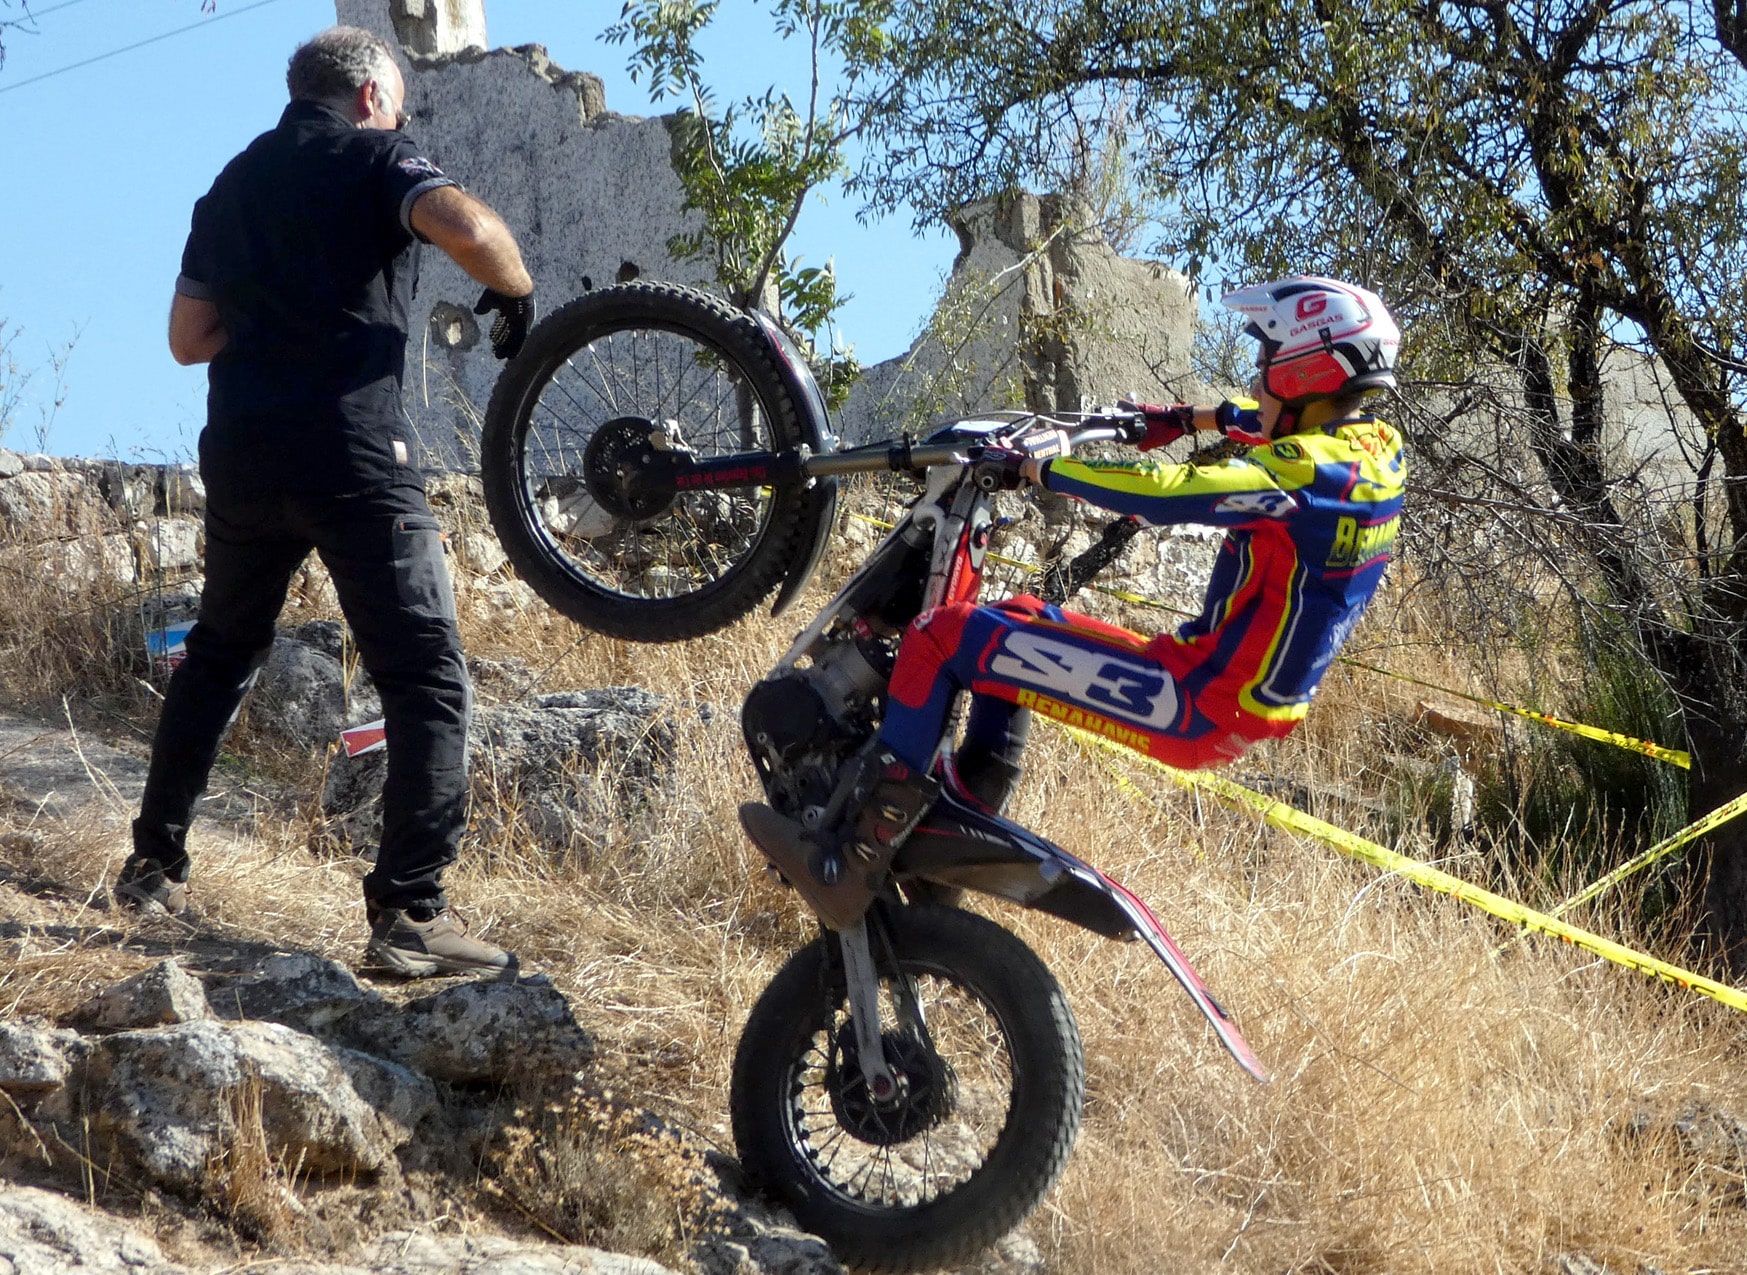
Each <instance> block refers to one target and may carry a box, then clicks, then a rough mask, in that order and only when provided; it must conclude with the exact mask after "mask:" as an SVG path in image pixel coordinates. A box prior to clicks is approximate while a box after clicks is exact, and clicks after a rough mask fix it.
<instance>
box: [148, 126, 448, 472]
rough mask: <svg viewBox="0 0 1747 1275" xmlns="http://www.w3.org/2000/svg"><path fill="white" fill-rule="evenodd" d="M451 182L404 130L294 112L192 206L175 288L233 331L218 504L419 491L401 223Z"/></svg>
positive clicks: (222, 371)
mask: <svg viewBox="0 0 1747 1275" xmlns="http://www.w3.org/2000/svg"><path fill="white" fill-rule="evenodd" d="M454 184H455V183H454V182H452V181H451V180H450V179H449V178H447V177H445V176H443V174H442V173H441V172H440V171H438V169H437V167H436V166H435V165H434V164H432V163H431V162H430V160H428V159H426V158H425V157H424V156H422V155H421V154H420V153H419V151H418V148H417V147H416V146H414V145H413V143H412V141H411V140H410V139H408V138H407V136H406V135H405V134H404V133H400V132H394V131H389V130H384V129H364V128H355V127H353V126H352V124H351V122H350V121H349V120H347V119H346V117H345V116H344V115H343V114H341V113H340V112H339V111H337V110H334V109H333V108H332V107H328V106H324V105H321V104H319V103H316V102H292V103H291V105H289V106H287V107H286V108H285V114H284V115H283V116H281V117H280V120H279V125H278V127H277V128H275V129H274V130H273V131H272V132H270V133H263V134H262V135H261V136H260V137H257V138H256V139H255V140H254V141H253V142H251V143H250V144H249V147H248V149H247V150H245V151H243V153H242V154H240V155H238V156H237V157H236V158H235V159H233V160H232V161H231V162H230V163H229V164H228V165H226V166H225V169H224V171H223V172H222V173H220V174H219V177H218V180H217V181H215V182H214V183H213V185H212V189H211V190H210V191H208V192H207V193H206V195H205V196H204V197H203V198H202V199H201V200H200V201H199V202H198V203H196V204H195V205H194V225H193V229H192V230H191V231H190V232H189V235H188V245H187V247H186V248H185V249H184V250H183V253H182V274H181V277H180V278H179V279H177V281H176V290H177V291H178V292H181V293H184V294H186V295H188V296H191V297H196V298H201V299H205V300H210V301H212V302H213V303H214V304H215V305H216V306H217V307H218V314H219V318H220V320H221V321H222V322H223V324H224V328H225V331H226V332H227V333H228V334H229V340H228V342H227V343H226V345H225V347H224V349H223V350H221V351H220V352H219V354H218V356H217V357H216V358H215V359H213V361H212V367H211V369H210V373H209V378H208V379H209V385H210V389H209V391H208V394H207V409H206V429H205V431H204V432H202V434H201V436H200V464H201V470H202V472H203V474H204V475H205V477H206V481H207V483H208V485H209V486H210V487H211V488H212V489H213V490H214V492H215V494H216V493H218V492H225V493H232V494H236V495H258V494H266V493H269V492H280V493H296V494H300V495H324V494H335V493H340V492H349V491H360V490H363V489H366V488H371V487H382V486H396V485H403V484H404V485H417V484H418V483H419V482H420V479H419V474H418V469H417V459H418V458H417V456H416V449H415V448H414V447H413V446H412V440H411V439H410V438H409V437H408V433H407V427H406V418H405V414H404V413H403V412H402V410H401V403H400V383H401V374H402V371H403V369H404V368H405V364H406V338H407V308H408V306H409V304H410V303H411V301H412V295H413V288H414V285H415V284H416V283H417V280H418V247H419V241H418V237H417V236H416V235H415V234H414V233H413V230H412V225H411V221H410V220H409V218H410V215H411V212H412V205H413V201H414V200H416V199H417V198H418V197H419V196H420V195H422V194H424V193H425V192H426V191H428V190H432V189H434V188H436V187H438V186H452V185H454Z"/></svg>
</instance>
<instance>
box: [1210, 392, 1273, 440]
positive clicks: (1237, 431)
mask: <svg viewBox="0 0 1747 1275" xmlns="http://www.w3.org/2000/svg"><path fill="white" fill-rule="evenodd" d="M1213 419H1214V422H1215V423H1216V424H1217V425H1218V426H1219V432H1220V433H1221V434H1224V435H1225V436H1226V437H1227V438H1229V439H1231V440H1232V441H1233V442H1236V443H1243V444H1245V445H1246V446H1249V447H1254V446H1256V445H1257V444H1258V443H1265V442H1267V441H1268V435H1267V434H1266V433H1265V432H1264V431H1263V429H1262V419H1261V405H1260V404H1259V403H1257V402H1256V400H1255V399H1253V398H1228V399H1226V401H1225V402H1223V403H1221V404H1220V405H1219V406H1218V407H1217V408H1215V409H1214V412H1213Z"/></svg>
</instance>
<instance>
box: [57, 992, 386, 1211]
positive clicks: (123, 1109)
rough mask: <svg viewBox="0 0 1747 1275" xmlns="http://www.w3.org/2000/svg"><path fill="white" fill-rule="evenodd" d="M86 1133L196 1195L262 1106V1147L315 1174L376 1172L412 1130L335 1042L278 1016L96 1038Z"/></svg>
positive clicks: (88, 1077) (89, 1066) (88, 1069)
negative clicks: (393, 1115) (365, 1092)
mask: <svg viewBox="0 0 1747 1275" xmlns="http://www.w3.org/2000/svg"><path fill="white" fill-rule="evenodd" d="M82 1073H83V1074H82V1076H81V1080H82V1082H83V1084H84V1087H85V1090H86V1092H87V1093H88V1094H90V1095H92V1097H91V1099H90V1101H91V1103H92V1105H93V1107H94V1110H93V1111H92V1112H91V1113H90V1114H91V1117H92V1120H91V1124H92V1132H93V1134H94V1136H96V1137H98V1138H99V1139H100V1140H102V1141H104V1142H106V1143H108V1144H109V1145H110V1146H112V1147H113V1148H114V1149H115V1150H116V1151H118V1152H119V1153H120V1154H121V1155H122V1156H123V1157H124V1158H125V1159H126V1160H127V1161H129V1162H130V1163H132V1164H134V1165H136V1166H137V1167H138V1168H139V1169H140V1170H141V1171H143V1172H144V1173H145V1174H146V1175H147V1176H148V1177H149V1178H150V1179H152V1180H154V1181H156V1182H158V1183H161V1184H163V1185H164V1186H167V1187H170V1188H172V1189H175V1190H179V1191H184V1192H188V1193H191V1194H200V1193H202V1192H203V1191H204V1190H206V1189H207V1187H208V1185H209V1183H208V1178H209V1174H210V1172H211V1166H212V1165H213V1164H215V1163H217V1162H218V1159H219V1157H220V1155H221V1154H222V1153H223V1152H224V1151H225V1150H226V1149H227V1148H229V1147H231V1146H232V1145H234V1144H235V1143H236V1141H237V1139H238V1138H239V1136H246V1134H247V1133H248V1130H247V1129H246V1128H242V1127H239V1124H238V1118H239V1112H242V1111H246V1110H249V1109H251V1108H254V1107H258V1110H259V1118H260V1126H261V1132H262V1134H263V1135H264V1136H265V1139H266V1143H267V1149H268V1150H269V1151H270V1152H271V1153H272V1154H274V1155H277V1156H282V1157H283V1158H284V1162H285V1163H287V1164H299V1165H301V1166H303V1168H304V1169H305V1170H306V1171H308V1172H311V1173H316V1174H322V1173H330V1172H345V1173H374V1172H376V1171H378V1170H381V1169H384V1168H386V1167H388V1166H390V1165H391V1164H393V1162H394V1148H395V1146H397V1145H398V1144H399V1143H400V1142H403V1141H405V1139H406V1138H407V1137H408V1136H410V1130H409V1129H407V1128H406V1127H405V1126H402V1125H400V1124H399V1122H396V1121H392V1120H389V1119H386V1118H385V1117H384V1116H382V1115H381V1114H379V1113H378V1111H377V1110H376V1109H375V1108H373V1107H372V1106H371V1105H370V1104H369V1103H367V1102H365V1101H364V1099H363V1098H361V1097H360V1096H359V1094H358V1091H357V1088H356V1087H355V1086H354V1084H353V1083H352V1080H351V1077H350V1076H349V1075H348V1074H347V1069H346V1067H345V1066H344V1065H342V1063H341V1061H340V1060H339V1058H338V1057H337V1056H336V1054H335V1051H333V1050H331V1049H329V1048H328V1047H327V1046H325V1045H323V1044H322V1043H321V1042H319V1041H317V1040H314V1039H312V1038H311V1037H308V1036H304V1035H302V1034H300V1033H298V1032H295V1031H292V1030H291V1029H290V1028H288V1027H282V1026H280V1025H279V1024H277V1023H218V1022H213V1021H210V1020H209V1021H204V1022H197V1023H182V1024H178V1025H177V1026H174V1027H163V1028H155V1029H152V1030H149V1031H133V1032H123V1033H121V1034H119V1035H115V1036H109V1037H106V1038H104V1039H103V1040H102V1041H100V1042H98V1043H97V1045H96V1047H95V1048H94V1049H93V1050H92V1053H91V1057H90V1059H89V1060H88V1061H87V1062H86V1064H85V1066H84V1068H83V1069H82Z"/></svg>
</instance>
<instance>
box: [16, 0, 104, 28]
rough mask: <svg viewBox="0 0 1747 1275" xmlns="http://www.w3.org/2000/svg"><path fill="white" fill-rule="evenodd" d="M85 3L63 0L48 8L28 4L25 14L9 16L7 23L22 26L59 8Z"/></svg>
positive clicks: (83, 1) (82, 1) (82, 0)
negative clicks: (15, 16) (20, 16)
mask: <svg viewBox="0 0 1747 1275" xmlns="http://www.w3.org/2000/svg"><path fill="white" fill-rule="evenodd" d="M84 3H85V0H61V3H59V4H51V5H50V6H49V7H48V8H46V9H33V8H31V7H30V6H29V5H28V4H27V5H25V6H24V16H23V17H22V18H9V19H7V24H8V25H20V26H21V25H23V24H24V23H26V22H35V21H36V20H37V19H38V18H41V17H45V16H47V15H48V14H51V13H53V12H54V11H55V10H57V9H71V8H72V7H73V6H74V5H76V4H84Z"/></svg>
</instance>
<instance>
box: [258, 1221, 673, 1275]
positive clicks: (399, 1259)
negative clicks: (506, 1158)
mask: <svg viewBox="0 0 1747 1275" xmlns="http://www.w3.org/2000/svg"><path fill="white" fill-rule="evenodd" d="M362 1260H363V1261H364V1263H365V1264H366V1266H365V1269H366V1270H368V1271H369V1272H370V1275H675V1273H674V1271H673V1270H672V1269H671V1268H670V1267H666V1266H663V1265H661V1263H659V1262H652V1261H650V1260H649V1259H648V1258H646V1257H628V1256H626V1255H624V1254H621V1253H607V1252H604V1251H602V1250H601V1249H598V1248H584V1247H582V1246H580V1245H553V1244H530V1243H528V1242H526V1241H518V1240H510V1239H503V1238H501V1237H498V1236H489V1235H487V1236H476V1237H468V1238H455V1237H450V1236H436V1235H430V1234H427V1233H426V1232H424V1231H408V1232H399V1233H392V1234H388V1235H384V1236H383V1237H382V1238H381V1239H380V1240H378V1241H377V1242H376V1243H375V1244H373V1245H371V1246H370V1247H369V1248H368V1249H367V1250H366V1251H365V1252H364V1254H363V1255H362ZM287 1275H291V1273H290V1272H287ZM308 1275H327V1272H324V1271H319V1270H312V1271H310V1272H309V1273H308ZM335 1275H338V1273H337V1272H336V1273H335Z"/></svg>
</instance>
